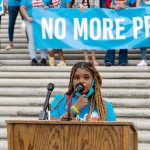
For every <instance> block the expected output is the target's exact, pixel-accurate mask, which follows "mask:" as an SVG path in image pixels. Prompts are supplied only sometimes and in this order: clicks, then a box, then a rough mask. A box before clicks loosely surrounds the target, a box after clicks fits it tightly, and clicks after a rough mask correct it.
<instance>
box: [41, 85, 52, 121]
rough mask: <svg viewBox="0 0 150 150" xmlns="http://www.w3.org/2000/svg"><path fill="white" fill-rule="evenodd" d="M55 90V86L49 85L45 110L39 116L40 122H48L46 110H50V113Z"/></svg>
mask: <svg viewBox="0 0 150 150" xmlns="http://www.w3.org/2000/svg"><path fill="white" fill-rule="evenodd" d="M53 89H54V84H52V83H49V84H48V85H47V96H46V100H45V103H44V106H43V110H42V111H41V112H40V114H39V120H48V113H47V112H46V110H47V108H48V111H50V107H49V99H50V96H51V93H52V91H53Z"/></svg>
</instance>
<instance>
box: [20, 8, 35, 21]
mask: <svg viewBox="0 0 150 150" xmlns="http://www.w3.org/2000/svg"><path fill="white" fill-rule="evenodd" d="M20 12H21V14H22V16H23V17H24V18H25V19H26V20H27V21H29V22H33V19H32V17H29V15H28V13H27V8H26V7H25V6H21V7H20Z"/></svg>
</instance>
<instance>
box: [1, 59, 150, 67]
mask: <svg viewBox="0 0 150 150" xmlns="http://www.w3.org/2000/svg"><path fill="white" fill-rule="evenodd" d="M65 61H66V63H67V65H68V66H73V65H74V64H75V63H77V62H79V61H83V59H76V60H65ZM139 61H140V60H129V61H128V66H136V65H137V64H138V63H139ZM98 62H99V63H100V65H104V60H98ZM56 63H58V61H56ZM147 63H148V64H150V60H148V61H147ZM0 64H2V65H6V66H10V65H15V66H16V65H18V66H30V65H31V60H22V59H20V60H2V59H1V60H0ZM47 65H48V62H47ZM115 65H118V62H117V60H116V61H115Z"/></svg>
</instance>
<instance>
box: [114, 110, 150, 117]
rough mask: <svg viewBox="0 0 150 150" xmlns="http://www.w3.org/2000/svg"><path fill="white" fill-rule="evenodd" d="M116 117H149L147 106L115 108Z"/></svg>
mask: <svg viewBox="0 0 150 150" xmlns="http://www.w3.org/2000/svg"><path fill="white" fill-rule="evenodd" d="M115 112H116V114H117V117H124V118H128V117H129V118H131V117H134V118H147V119H150V114H149V113H150V109H149V108H115Z"/></svg>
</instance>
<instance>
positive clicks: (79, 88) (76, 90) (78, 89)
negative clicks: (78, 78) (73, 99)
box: [74, 83, 84, 93]
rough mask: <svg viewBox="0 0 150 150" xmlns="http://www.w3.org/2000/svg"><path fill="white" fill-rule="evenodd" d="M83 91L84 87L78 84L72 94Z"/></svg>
mask: <svg viewBox="0 0 150 150" xmlns="http://www.w3.org/2000/svg"><path fill="white" fill-rule="evenodd" d="M83 91H84V85H83V84H81V83H78V84H77V85H76V86H75V89H74V93H76V92H79V93H82V92H83Z"/></svg>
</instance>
